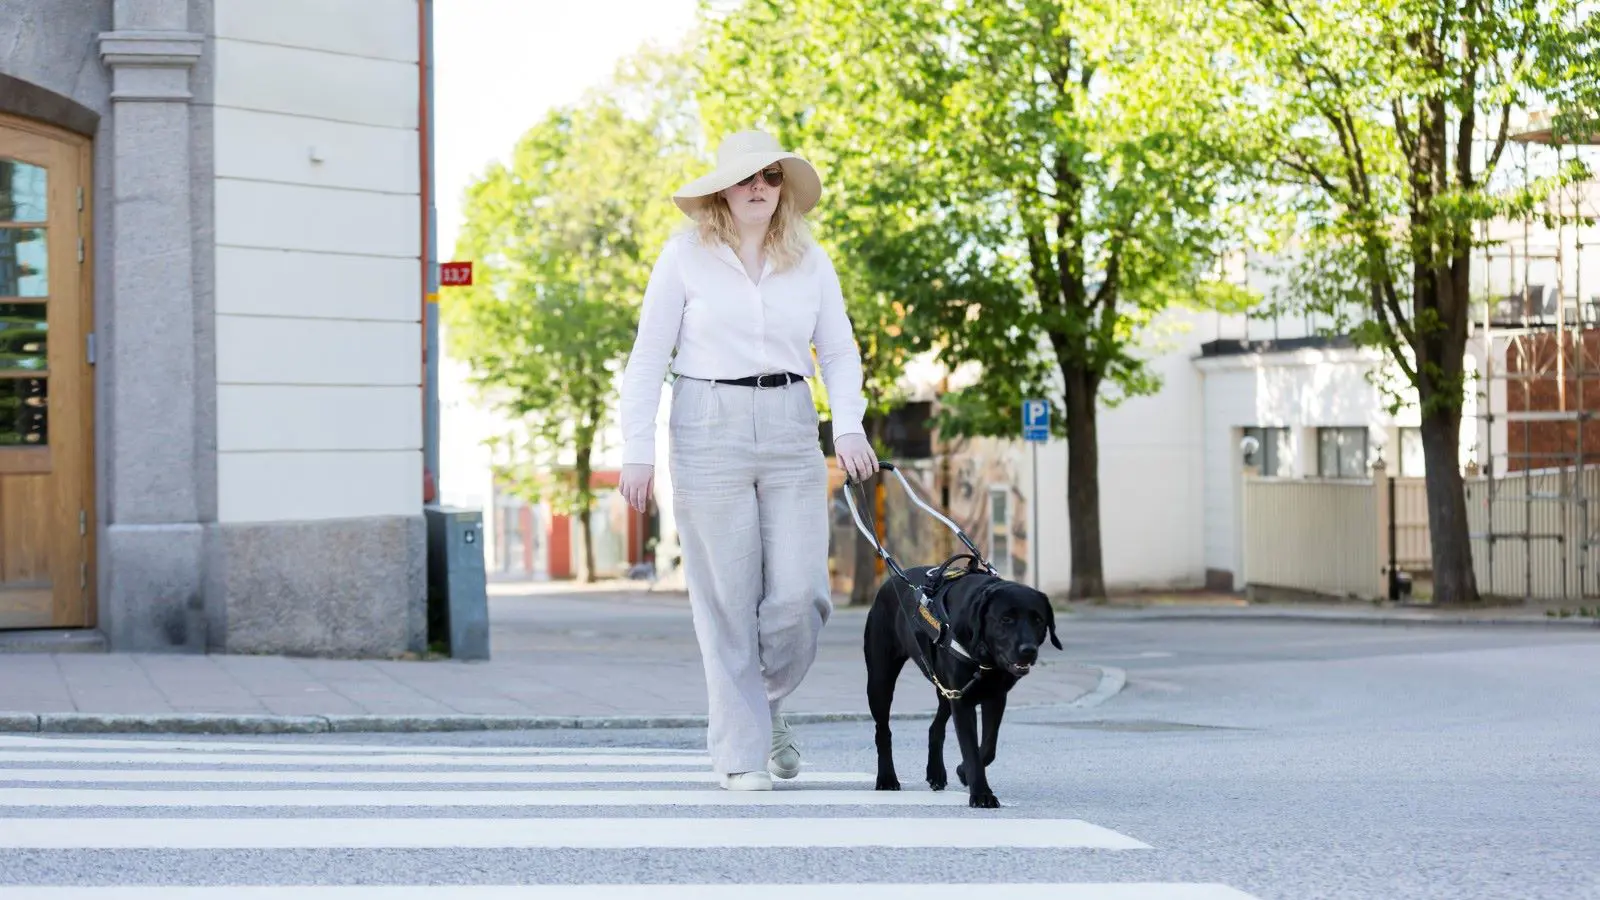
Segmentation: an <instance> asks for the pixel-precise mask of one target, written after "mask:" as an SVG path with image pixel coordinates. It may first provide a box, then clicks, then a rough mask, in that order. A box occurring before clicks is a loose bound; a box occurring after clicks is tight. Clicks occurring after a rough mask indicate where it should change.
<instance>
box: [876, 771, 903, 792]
mask: <svg viewBox="0 0 1600 900" xmlns="http://www.w3.org/2000/svg"><path fill="white" fill-rule="evenodd" d="M877 790H880V791H898V790H900V779H898V778H896V777H894V776H893V775H879V776H878V786H877Z"/></svg>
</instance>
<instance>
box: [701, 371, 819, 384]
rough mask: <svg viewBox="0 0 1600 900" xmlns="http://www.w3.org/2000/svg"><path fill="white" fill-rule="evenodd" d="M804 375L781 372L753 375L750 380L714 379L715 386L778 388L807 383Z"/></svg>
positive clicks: (712, 380)
mask: <svg viewBox="0 0 1600 900" xmlns="http://www.w3.org/2000/svg"><path fill="white" fill-rule="evenodd" d="M805 380H806V378H805V376H804V375H796V374H794V373H793V372H779V373H777V374H776V375H751V376H749V377H748V378H712V379H710V381H711V382H712V383H714V384H732V385H737V386H739V387H753V388H778V387H788V386H789V385H791V384H794V383H795V382H796V381H805Z"/></svg>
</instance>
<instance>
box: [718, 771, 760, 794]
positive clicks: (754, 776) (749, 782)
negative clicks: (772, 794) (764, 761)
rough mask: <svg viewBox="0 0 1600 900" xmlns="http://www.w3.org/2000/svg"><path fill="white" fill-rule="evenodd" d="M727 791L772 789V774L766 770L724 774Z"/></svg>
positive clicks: (723, 787) (723, 778)
mask: <svg viewBox="0 0 1600 900" xmlns="http://www.w3.org/2000/svg"><path fill="white" fill-rule="evenodd" d="M722 789H723V790H725V791H770V790H772V776H771V775H768V774H767V773H765V772H735V773H733V774H732V775H723V776H722Z"/></svg>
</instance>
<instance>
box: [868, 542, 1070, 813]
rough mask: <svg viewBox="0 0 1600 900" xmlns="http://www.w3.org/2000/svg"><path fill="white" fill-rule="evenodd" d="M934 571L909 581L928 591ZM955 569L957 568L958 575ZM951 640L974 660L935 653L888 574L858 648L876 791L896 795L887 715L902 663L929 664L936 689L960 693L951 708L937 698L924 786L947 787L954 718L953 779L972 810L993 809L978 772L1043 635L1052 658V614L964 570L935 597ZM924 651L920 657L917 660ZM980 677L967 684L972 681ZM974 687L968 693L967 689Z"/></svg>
mask: <svg viewBox="0 0 1600 900" xmlns="http://www.w3.org/2000/svg"><path fill="white" fill-rule="evenodd" d="M933 568H934V567H932V566H917V567H914V568H911V569H907V570H906V575H907V576H908V577H910V578H911V579H912V580H913V581H915V582H917V583H918V584H926V583H927V578H928V572H930V571H931V570H932V569H933ZM958 571H959V570H958ZM941 599H942V600H943V602H944V605H945V610H946V612H947V614H948V616H949V621H950V626H951V632H952V634H953V636H954V637H955V639H956V641H958V642H959V643H960V644H961V645H962V646H963V647H965V648H966V650H967V652H968V653H970V654H971V655H972V657H973V659H974V660H976V662H972V661H968V660H967V659H964V658H962V657H960V656H957V655H956V654H955V653H952V652H951V651H949V650H947V649H938V648H936V647H934V645H933V641H932V639H931V638H930V636H929V634H928V632H927V631H926V630H925V629H923V628H922V627H920V626H919V625H918V624H916V622H914V621H913V620H912V618H911V617H912V616H915V615H917V614H918V613H917V611H916V607H917V602H916V599H915V594H914V592H913V591H912V589H911V588H910V586H908V585H907V584H905V583H904V582H902V581H900V579H899V578H897V577H895V576H894V575H892V574H891V575H890V576H889V577H888V578H887V579H885V581H884V583H883V584H882V585H881V586H880V587H879V588H878V594H877V597H876V598H875V599H874V601H873V604H872V609H871V610H869V611H868V613H867V625H866V633H865V635H864V637H863V641H862V643H863V648H864V650H865V653H866V658H867V705H868V706H869V707H870V708H871V710H872V720H873V722H874V723H875V724H876V744H877V747H878V784H877V789H878V790H880V791H898V790H899V789H900V780H899V778H897V777H896V775H895V770H894V753H893V747H892V741H891V738H890V732H889V707H890V706H891V705H892V704H893V702H894V686H895V682H896V681H898V680H899V678H900V672H901V671H902V669H903V668H904V667H905V664H906V660H908V659H909V660H917V661H919V662H918V663H914V664H917V665H918V667H919V668H920V661H921V660H926V661H927V663H928V664H929V665H930V666H931V667H932V669H933V675H934V676H935V677H936V678H937V679H938V683H939V684H940V685H942V686H943V687H945V688H947V689H950V690H962V689H963V688H965V690H964V691H963V693H962V695H961V696H960V697H959V698H958V699H955V700H950V699H947V698H946V697H945V696H944V695H943V694H942V693H940V694H939V698H938V699H939V709H938V711H937V712H936V713H935V714H934V718H933V725H932V726H931V727H930V728H929V729H928V786H929V787H931V788H933V789H934V790H936V791H942V790H944V788H945V785H946V783H947V781H948V777H947V775H946V773H945V767H944V730H945V723H946V722H948V721H949V720H950V719H951V718H952V716H953V717H954V718H955V720H956V742H957V744H958V745H959V746H960V748H961V764H960V765H959V766H957V767H956V777H958V778H960V779H961V783H962V784H964V785H966V787H967V802H968V805H970V806H976V807H982V808H985V809H994V808H996V807H998V806H999V805H1000V800H999V799H998V798H997V797H995V795H994V792H993V791H991V790H990V789H989V781H988V778H987V777H986V776H985V774H984V770H985V769H986V768H987V767H988V766H989V764H990V763H992V762H994V758H995V744H996V740H997V738H998V737H999V734H1000V719H1001V717H1002V716H1004V715H1005V709H1006V695H1007V694H1008V693H1009V692H1010V691H1011V688H1012V687H1013V686H1015V685H1016V683H1017V681H1018V680H1019V679H1021V678H1022V677H1023V676H1024V675H1027V674H1028V670H1029V669H1031V668H1032V667H1033V664H1034V663H1035V662H1037V661H1038V659H1039V647H1040V645H1041V644H1043V643H1044V640H1045V638H1046V636H1048V637H1049V639H1050V643H1051V645H1052V646H1054V647H1055V648H1056V649H1057V650H1059V649H1061V641H1060V640H1059V639H1057V637H1056V623H1055V613H1054V611H1053V610H1051V608H1050V601H1049V599H1048V598H1047V597H1046V596H1045V595H1044V594H1043V593H1042V592H1040V591H1037V590H1034V589H1033V588H1030V587H1027V586H1026V585H1021V584H1017V583H1016V582H1013V581H1007V580H1006V579H1003V578H998V577H995V576H993V575H989V574H987V573H984V572H965V573H962V574H960V575H959V577H956V578H954V579H953V580H951V581H950V583H949V584H948V586H947V587H946V588H945V589H944V592H943V593H942V595H941ZM919 651H920V653H919ZM980 667H988V668H984V669H982V673H981V676H980V677H979V678H978V679H977V681H976V682H973V681H972V679H973V676H974V675H975V674H978V673H979V671H980ZM969 683H971V687H967V686H968V684H969ZM980 706H981V707H982V708H983V741H982V743H981V744H980V743H979V741H978V708H979V707H980Z"/></svg>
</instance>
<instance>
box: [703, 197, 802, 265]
mask: <svg viewBox="0 0 1600 900" xmlns="http://www.w3.org/2000/svg"><path fill="white" fill-rule="evenodd" d="M792 196H793V195H792V194H790V193H789V192H788V191H783V192H781V193H779V194H778V208H777V209H775V210H773V211H772V219H771V221H769V222H768V223H767V237H766V239H765V240H764V241H762V244H761V249H763V250H765V251H766V253H767V258H768V259H770V260H772V269H773V271H775V272H782V271H784V270H785V269H789V268H792V267H794V266H795V265H797V264H798V263H799V262H800V260H801V259H803V258H805V255H806V251H807V250H810V249H811V244H812V237H811V227H810V226H809V225H807V224H806V218H805V216H804V215H802V214H801V213H800V211H799V210H797V209H795V208H794V201H793V200H792V199H791V198H792ZM694 220H695V222H696V230H697V231H698V232H699V234H700V242H701V243H710V242H712V241H721V242H722V243H724V244H727V245H728V246H729V247H732V248H734V249H735V250H737V249H739V226H738V224H737V223H736V222H735V221H734V219H733V210H731V209H729V208H728V201H727V198H725V197H723V196H722V192H720V191H718V192H717V193H715V194H712V195H711V196H709V197H707V198H706V199H705V201H704V202H703V203H701V204H700V208H699V209H698V210H697V211H696V212H695V214H694Z"/></svg>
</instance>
